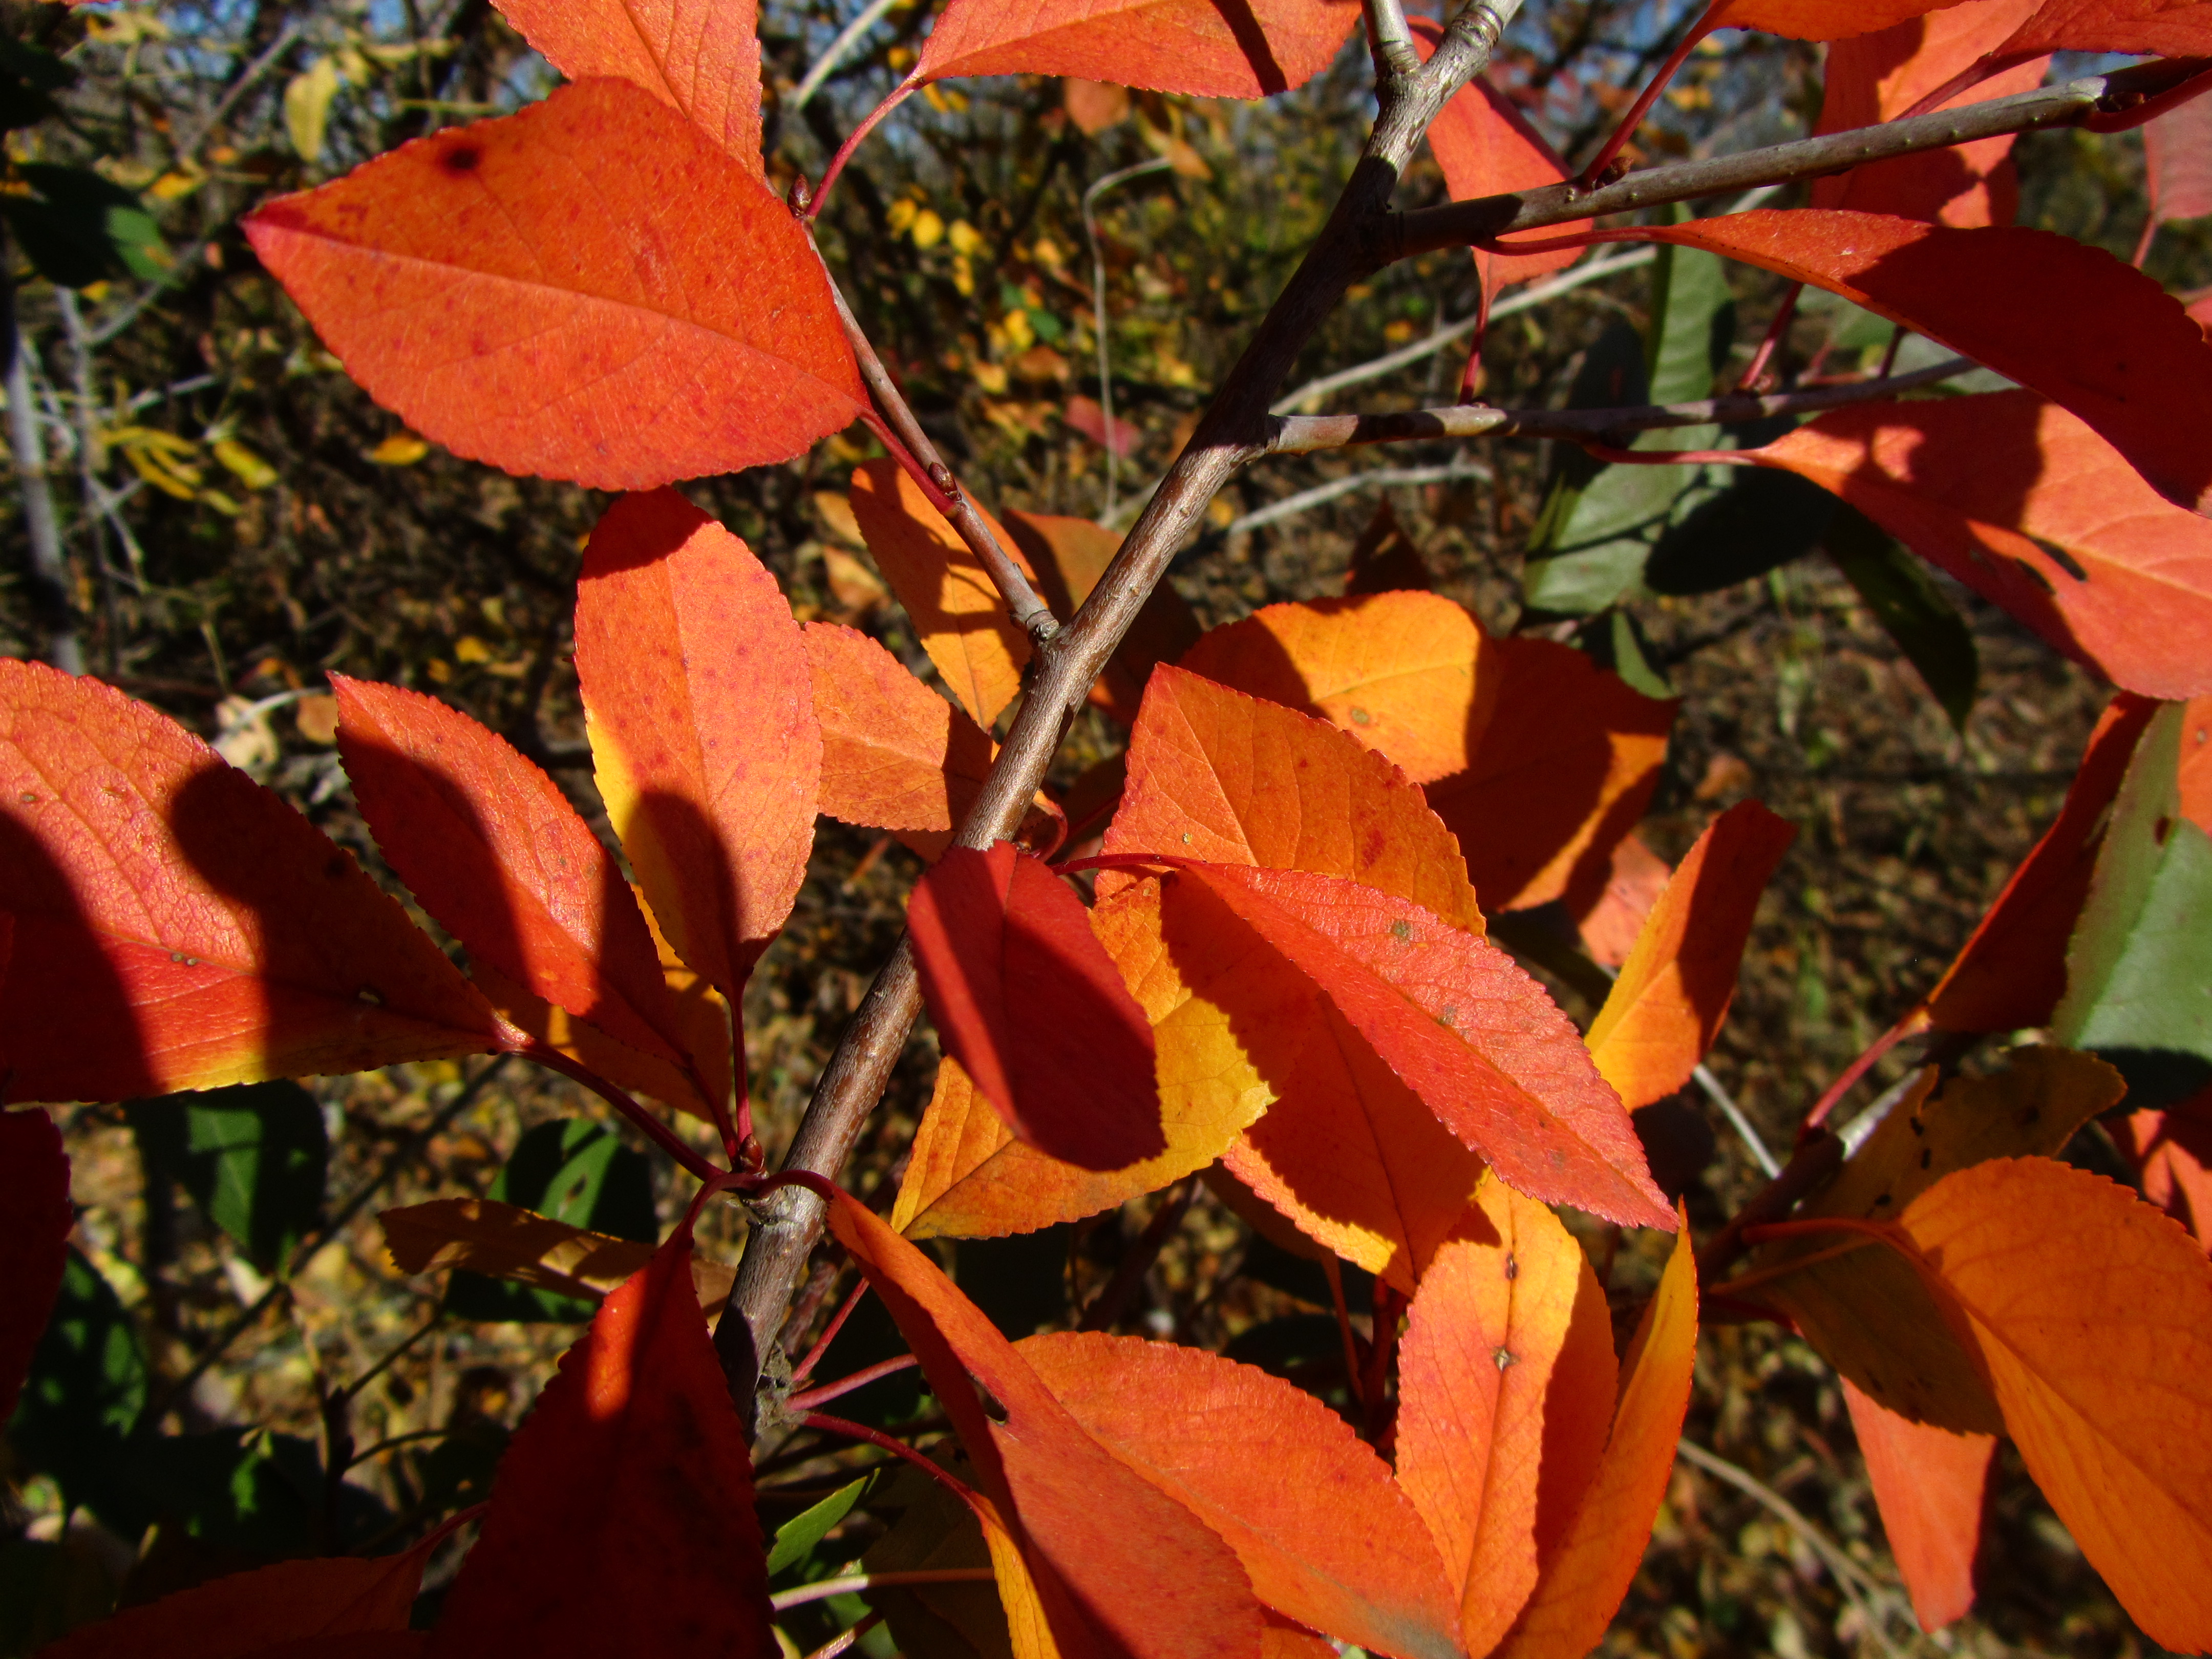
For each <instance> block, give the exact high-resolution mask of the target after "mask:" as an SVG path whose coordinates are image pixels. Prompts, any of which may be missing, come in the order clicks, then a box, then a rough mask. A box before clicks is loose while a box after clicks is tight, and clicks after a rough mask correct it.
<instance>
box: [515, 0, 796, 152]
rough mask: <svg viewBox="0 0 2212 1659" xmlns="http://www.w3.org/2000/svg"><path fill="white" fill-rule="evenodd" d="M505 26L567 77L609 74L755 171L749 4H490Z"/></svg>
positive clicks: (662, 0)
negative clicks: (685, 119)
mask: <svg viewBox="0 0 2212 1659" xmlns="http://www.w3.org/2000/svg"><path fill="white" fill-rule="evenodd" d="M497 3H498V5H499V9H500V10H501V12H502V13H504V14H505V15H506V17H507V21H508V22H510V23H512V24H513V25H514V27H516V28H517V29H519V30H520V31H521V33H522V37H523V39H525V40H527V41H529V42H530V44H531V45H532V46H535V47H537V48H538V51H539V52H542V53H543V54H544V57H545V60H546V62H548V63H550V64H552V65H553V67H554V68H555V69H557V70H560V71H561V73H562V74H563V75H565V76H568V78H569V79H570V80H572V81H581V80H583V79H585V78H586V77H587V76H613V77H614V78H615V79H617V80H620V81H628V82H632V83H633V84H635V85H637V86H641V87H643V88H645V89H646V90H647V92H649V93H651V94H653V96H654V97H656V98H658V99H659V100H660V101H661V102H662V103H664V104H666V105H668V106H670V107H671V109H680V110H682V111H683V112H684V113H685V114H686V115H688V116H690V118H692V120H694V121H695V122H696V123H697V124H698V125H699V127H700V129H701V131H703V132H705V133H706V135H707V136H708V137H709V138H712V139H713V140H714V142H715V143H718V144H720V146H721V147H722V148H723V149H726V150H727V151H728V152H729V153H730V155H731V157H732V159H733V160H736V161H742V162H743V163H744V165H745V167H747V168H748V169H749V170H750V171H751V172H753V173H759V172H760V171H761V108H760V105H761V79H760V36H759V34H758V33H757V21H756V18H755V15H754V14H755V12H756V10H757V0H706V3H705V4H704V5H701V4H699V3H697V0H581V3H579V0H497Z"/></svg>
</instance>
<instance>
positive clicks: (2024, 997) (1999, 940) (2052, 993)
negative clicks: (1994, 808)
mask: <svg viewBox="0 0 2212 1659" xmlns="http://www.w3.org/2000/svg"><path fill="white" fill-rule="evenodd" d="M2157 712H2158V706H2157V705H2156V704H2155V703H2153V702H2149V701H2148V700H2147V699H2145V698H2142V697H2138V696H2135V695H2134V694H2132V693H2130V692H2122V693H2121V694H2120V695H2119V696H2117V697H2115V698H2113V699H2112V702H2111V703H2110V704H2108V705H2107V706H2106V709H2105V712H2104V713H2103V714H2101V715H2100V716H2099V718H2098V720H2097V725H2096V727H2095V729H2094V730H2093V731H2092V732H2090V734H2089V742H2088V745H2087V748H2086V749H2085V750H2084V751H2083V753H2082V756H2081V767H2080V769H2078V770H2077V771H2076V772H2075V775H2074V781H2073V782H2072V783H2071V784H2070V785H2069V786H2068V787H2067V791H2066V803H2065V805H2063V807H2061V808H2060V809H2059V813H2058V817H2057V820H2056V821H2055V822H2053V823H2052V824H2051V827H2050V828H2049V829H2046V830H2045V831H2044V832H2043V836H2042V839H2040V840H2039V841H2038V842H2036V843H2035V846H2034V847H2033V848H2032V849H2031V850H2030V851H2029V853H2028V855H2027V857H2026V858H2025V859H2023V860H2021V865H2020V867H2019V868H2018V869H2017V870H2015V871H2014V872H2013V874H2012V878H2011V879H2010V880H2009V881H2008V882H2007V883H2006V884H2005V886H2004V890H2003V891H2002V892H2001V893H1999V894H1998V895H1997V897H1996V902H1995V903H1994V904H1992V905H1991V906H1990V909H1989V914H1988V915H1985V916H1984V917H1983V918H1982V921H1981V923H1980V925H1979V926H1978V927H1976V928H1975V929H1974V932H1973V934H1972V937H1971V938H1969V939H1967V940H1966V944H1965V945H1963V946H1961V947H1960V951H1959V954H1958V956H1957V957H1956V958H1954V960H1953V962H1952V963H1951V965H1950V967H1949V968H1948V969H1946V970H1945V971H1944V975H1943V977H1942V980H1941V981H1938V982H1937V984H1936V988H1935V989H1934V990H1933V991H1931V992H1929V994H1928V995H1927V996H1926V997H1925V998H1924V999H1923V1001H1922V1003H1921V1009H1922V1010H1923V1011H1924V1013H1925V1017H1926V1018H1927V1019H1928V1021H1929V1023H1930V1024H1933V1025H1935V1026H1936V1028H1937V1029H1938V1030H1946V1031H2018V1030H2027V1028H2029V1027H2031V1026H2037V1025H2045V1024H2049V1023H2050V1021H2051V1012H2052V1010H2054V1009H2055V1008H2057V1006H2058V999H2059V998H2060V997H2061V996H2062V995H2063V994H2064V993H2065V989H2066V941H2067V940H2068V939H2069V938H2070V937H2071V936H2072V934H2073V932H2074V923H2075V919H2076V918H2077V917H2079V916H2080V915H2081V903H2082V901H2083V900H2084V899H2086V898H2087V896H2088V894H2089V878H2090V876H2091V874H2092V872H2093V871H2094V870H2095V868H2096V862H2097V850H2098V848H2100V847H2101V846H2102V845H2103V844H2104V830H2105V818H2106V811H2107V810H2108V809H2109V808H2110V807H2111V805H2112V798H2113V796H2114V795H2116V794H2118V793H2119V787H2120V780H2121V779H2122V778H2123V777H2124V776H2125V775H2126V774H2127V769H2128V762H2129V759H2130V757H2132V756H2133V755H2134V753H2135V750H2136V743H2137V741H2138V740H2139V739H2140V738H2142V733H2143V728H2144V727H2145V726H2148V725H2149V724H2150V720H2151V716H2152V715H2153V714H2156V713H2157Z"/></svg>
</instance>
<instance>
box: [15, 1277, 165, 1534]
mask: <svg viewBox="0 0 2212 1659" xmlns="http://www.w3.org/2000/svg"><path fill="white" fill-rule="evenodd" d="M146 1385H147V1370H146V1352H145V1349H144V1348H143V1346H140V1343H139V1340H138V1333H137V1328H135V1327H134V1326H133V1325H132V1324H131V1316H129V1315H128V1314H126V1313H125V1311H124V1310H123V1304H122V1303H121V1302H120V1301H119V1300H118V1298H117V1297H116V1294H115V1291H114V1289H113V1288H112V1286H111V1285H109V1284H108V1282H107V1281H106V1279H103V1278H102V1277H101V1276H100V1270H99V1269H98V1268H96V1267H94V1266H93V1265H92V1263H91V1262H89V1261H87V1260H86V1259H85V1258H84V1257H83V1256H82V1255H80V1254H79V1253H78V1252H77V1251H76V1250H75V1249H72V1250H70V1254H69V1263H68V1266H67V1267H64V1269H63V1271H62V1288H61V1294H60V1295H59V1296H58V1297H56V1298H55V1301H54V1312H53V1318H52V1322H50V1323H49V1324H48V1325H47V1326H46V1334H45V1335H43V1336H41V1337H40V1339H39V1346H38V1349H37V1352H35V1353H34V1354H33V1356H32V1359H31V1375H30V1377H29V1378H28V1380H27V1381H26V1382H25V1383H24V1384H23V1397H22V1399H21V1401H19V1402H18V1403H17V1405H16V1407H15V1416H14V1418H13V1419H10V1420H9V1425H8V1440H9V1444H10V1445H11V1446H12V1447H13V1448H14V1449H15V1457H16V1460H17V1462H19V1464H20V1465H21V1468H23V1469H24V1470H25V1471H27V1472H28V1473H30V1474H45V1475H51V1476H52V1478H53V1480H54V1481H55V1483H56V1484H57V1485H58V1486H60V1487H61V1489H62V1496H63V1498H64V1499H65V1500H66V1501H67V1502H69V1503H70V1504H82V1505H83V1506H84V1507H85V1508H87V1509H88V1510H91V1511H92V1512H93V1513H94V1515H96V1516H99V1517H100V1520H101V1521H103V1522H106V1524H107V1526H108V1528H110V1529H111V1530H112V1531H114V1532H115V1533H117V1534H119V1535H120V1536H122V1537H125V1538H137V1536H138V1535H139V1534H141V1533H142V1532H143V1531H144V1530H145V1528H146V1524H147V1522H149V1521H150V1520H151V1519H152V1516H150V1515H149V1514H147V1513H146V1512H145V1510H144V1509H143V1504H142V1502H141V1500H140V1499H139V1498H138V1496H137V1492H135V1491H134V1490H133V1488H132V1486H131V1485H130V1483H129V1482H128V1481H127V1480H126V1478H125V1461H126V1460H125V1455H124V1454H125V1442H126V1441H127V1440H128V1439H129V1437H130V1436H131V1432H132V1431H133V1430H135V1429H136V1428H137V1426H138V1419H139V1418H140V1416H141V1415H142V1414H143V1413H144V1411H145V1409H146Z"/></svg>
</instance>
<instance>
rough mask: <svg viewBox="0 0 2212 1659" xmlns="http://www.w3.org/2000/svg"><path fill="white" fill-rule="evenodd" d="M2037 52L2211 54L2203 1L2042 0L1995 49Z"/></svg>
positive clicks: (2210, 25)
mask: <svg viewBox="0 0 2212 1659" xmlns="http://www.w3.org/2000/svg"><path fill="white" fill-rule="evenodd" d="M2022 52H2154V53H2155V54H2157V55H2158V56H2160V57H2161V58H2201V57H2203V56H2205V55H2206V54H2208V53H2212V4H2208V3H2207V0H2044V5H2043V8H2042V9H2041V10H2039V11H2038V12H2037V13H2036V14H2035V15H2034V16H2033V17H2031V18H2029V19H2028V20H2027V22H2025V23H2023V24H2021V27H2020V32H2019V33H2017V34H2015V35H2014V36H2013V37H2012V39H2010V40H2008V41H2006V42H2005V43H2004V45H2003V46H2001V47H1999V48H1998V56H2000V57H2001V58H2014V57H2017V56H2018V55H2020V54H2021V53H2022Z"/></svg>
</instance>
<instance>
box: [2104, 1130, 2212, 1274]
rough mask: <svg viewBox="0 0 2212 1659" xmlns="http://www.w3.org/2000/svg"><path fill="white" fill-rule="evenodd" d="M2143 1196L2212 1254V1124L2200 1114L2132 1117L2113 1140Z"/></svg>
mask: <svg viewBox="0 0 2212 1659" xmlns="http://www.w3.org/2000/svg"><path fill="white" fill-rule="evenodd" d="M2113 1139H2115V1140H2117V1141H2118V1142H2119V1144H2120V1150H2121V1151H2123V1152H2125V1153H2126V1154H2127V1155H2128V1157H2129V1158H2130V1160H2131V1161H2132V1162H2133V1163H2134V1164H2135V1166H2136V1175H2137V1176H2140V1177H2141V1178H2142V1189H2143V1196H2144V1197H2145V1198H2147V1199H2148V1200H2150V1201H2151V1202H2152V1203H2154V1204H2155V1205H2157V1206H2159V1208H2160V1209H2161V1210H2164V1211H2165V1212H2166V1213H2167V1214H2168V1215H2170V1216H2172V1218H2174V1219H2175V1220H2176V1221H2179V1223H2180V1224H2181V1225H2183V1226H2185V1227H2186V1228H2188V1229H2189V1231H2190V1233H2191V1236H2192V1237H2194V1238H2195V1239H2196V1240H2197V1243H2199V1244H2201V1245H2203V1246H2204V1247H2205V1248H2206V1249H2212V1122H2207V1121H2205V1115H2204V1114H2203V1112H2202V1111H2201V1110H2200V1111H2187V1110H2184V1109H2181V1108H2179V1107H2177V1108H2175V1109H2173V1110H2172V1111H2170V1112H2131V1113H2130V1114H2129V1115H2128V1117H2127V1119H2126V1121H2125V1124H2124V1127H2123V1128H2122V1130H2121V1132H2120V1133H2118V1134H2115V1135H2114V1136H2113Z"/></svg>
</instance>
